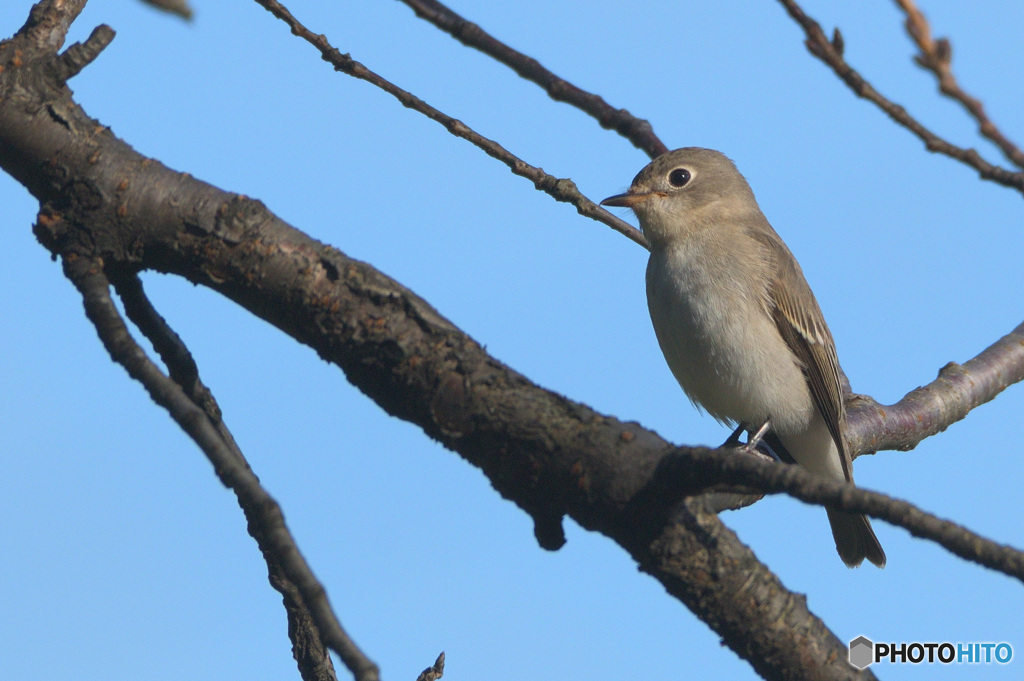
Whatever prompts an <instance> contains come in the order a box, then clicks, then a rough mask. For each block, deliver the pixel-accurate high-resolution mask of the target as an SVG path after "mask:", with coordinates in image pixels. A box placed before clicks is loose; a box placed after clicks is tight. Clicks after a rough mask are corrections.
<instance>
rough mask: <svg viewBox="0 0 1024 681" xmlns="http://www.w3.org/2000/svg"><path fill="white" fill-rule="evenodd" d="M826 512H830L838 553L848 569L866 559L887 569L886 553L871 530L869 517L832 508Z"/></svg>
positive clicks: (829, 516)
mask: <svg viewBox="0 0 1024 681" xmlns="http://www.w3.org/2000/svg"><path fill="white" fill-rule="evenodd" d="M825 510H826V511H828V522H829V524H830V525H832V537H833V538H834V539H835V540H836V551H838V552H839V557H840V558H842V559H843V562H844V563H846V566H847V567H857V566H858V565H860V564H861V563H862V562H863V561H864V559H865V558H867V559H868V560H869V561H870V562H872V563H874V564H875V565H877V566H878V567H885V551H883V550H882V545H881V544H879V543H878V537H876V536H875V532H874V530H872V529H871V522H870V521H869V520H868V517H867V516H865V515H860V514H859V513H847V512H846V511H837V510H833V509H831V508H827V509H825Z"/></svg>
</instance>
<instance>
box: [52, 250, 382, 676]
mask: <svg viewBox="0 0 1024 681" xmlns="http://www.w3.org/2000/svg"><path fill="white" fill-rule="evenodd" d="M63 264H64V273H65V275H66V276H67V277H68V279H70V280H71V282H72V283H73V284H74V285H75V287H76V288H77V289H78V290H79V292H80V293H81V294H82V300H83V302H84V304H85V313H86V316H87V317H88V318H89V320H90V321H91V322H92V323H93V325H94V326H95V327H96V331H97V333H98V334H99V337H100V340H101V341H102V342H103V345H104V347H105V348H106V349H107V352H108V353H110V357H111V359H113V360H114V361H115V362H117V363H118V364H120V365H121V366H123V367H124V369H125V370H126V371H127V372H128V375H129V376H131V377H132V378H134V379H135V380H137V381H139V382H140V383H141V384H142V385H143V387H145V389H146V392H148V393H149V395H150V397H152V398H153V401H154V402H156V403H157V404H158V405H160V406H161V407H163V408H164V409H166V410H167V411H168V413H169V414H170V415H171V417H172V418H173V419H174V420H175V422H177V424H178V425H179V426H181V428H182V430H184V431H185V432H186V433H188V435H189V437H191V438H192V439H193V440H194V441H195V443H196V444H197V445H199V448H200V449H201V450H202V451H203V453H204V454H206V456H207V458H208V459H209V460H210V463H212V464H213V467H214V470H215V472H216V473H217V477H218V478H220V480H221V482H222V483H223V484H224V486H225V487H228V488H229V489H231V490H232V491H233V492H234V493H235V495H236V496H237V498H238V504H239V506H241V507H242V510H243V511H244V513H245V516H246V518H247V519H248V521H249V533H250V534H251V535H252V536H253V538H254V539H256V542H257V544H258V545H259V547H260V550H261V551H262V552H263V555H264V558H265V559H266V561H267V565H268V568H269V569H270V581H271V584H273V585H274V586H275V588H278V589H279V591H281V593H282V594H283V595H284V596H285V599H286V605H289V606H290V607H289V609H288V612H289V634H291V635H292V636H293V639H292V640H293V650H294V651H295V653H296V661H297V662H299V666H300V670H301V671H302V675H303V678H304V679H330V678H333V666H332V665H331V662H330V657H329V656H328V655H327V654H326V651H324V650H323V648H322V645H321V643H320V639H321V638H322V639H323V640H324V642H325V643H326V644H327V645H328V646H329V647H330V648H331V649H332V650H334V651H335V652H336V653H338V655H339V656H340V657H341V659H342V661H343V662H344V663H345V665H346V666H347V667H348V668H349V670H350V671H351V672H352V674H353V675H354V676H355V678H356V680H357V681H377V679H378V678H379V673H378V670H377V666H376V665H375V664H374V663H373V662H371V661H370V660H369V658H367V657H366V656H365V655H364V654H363V652H362V651H361V650H359V648H358V647H357V646H356V645H355V643H354V642H353V641H352V640H351V639H350V638H349V637H348V634H346V633H345V631H344V629H343V628H342V626H341V623H340V622H338V619H337V617H336V616H335V614H334V612H333V610H331V606H330V603H329V602H328V600H327V593H326V591H325V590H324V588H323V586H322V585H321V584H320V583H319V582H318V581H317V580H316V577H314V576H313V572H312V570H310V568H309V565H308V564H306V561H305V559H304V558H303V557H302V554H301V553H300V552H299V549H298V546H297V545H296V544H295V539H294V538H293V537H292V535H291V533H290V532H289V531H288V528H287V526H286V525H285V522H284V515H283V513H282V512H281V508H280V506H279V505H278V504H277V502H276V501H275V500H274V499H273V498H272V497H271V496H270V495H269V494H268V493H267V492H266V491H265V490H264V489H263V487H262V486H261V485H260V483H259V479H258V478H257V477H256V475H255V474H254V473H253V472H252V469H251V468H250V467H249V464H248V462H246V460H245V458H244V457H243V456H242V454H241V452H240V451H239V450H238V449H237V447H236V446H235V444H234V439H233V438H232V439H231V440H230V441H225V439H224V438H223V437H222V436H221V432H220V431H221V430H222V428H223V424H221V423H219V422H217V423H215V422H214V421H213V420H211V419H210V418H209V416H208V415H207V413H206V412H205V411H203V410H202V409H201V408H200V407H199V406H198V405H196V404H195V403H194V402H193V401H192V400H191V399H189V396H188V395H186V394H185V391H184V390H182V388H181V386H180V385H178V384H177V383H175V382H174V381H173V380H171V379H169V378H168V377H167V376H165V375H164V374H163V373H162V372H161V371H160V369H159V368H157V366H156V365H155V364H153V362H152V361H150V359H149V358H148V357H147V356H146V353H145V352H144V351H143V350H142V348H141V347H139V345H138V344H137V343H136V342H135V340H134V339H133V338H132V337H131V333H130V332H129V331H128V327H127V326H125V324H124V322H123V321H122V319H121V316H120V314H118V312H117V308H116V307H115V306H114V302H113V300H111V298H110V291H109V281H108V279H107V277H106V275H105V274H104V273H103V270H102V269H101V268H102V262H101V261H100V260H99V259H90V258H85V257H81V256H79V255H77V254H74V253H67V254H64V257H63ZM141 295H142V293H141V288H138V289H135V290H133V291H132V293H131V297H132V298H134V299H135V300H133V302H132V303H131V304H132V305H133V306H136V307H139V306H140V305H142V303H141V302H140V301H139V300H138V298H139V297H140V296H141ZM154 314H155V312H154ZM160 321H161V322H163V320H162V319H161V320H160ZM152 328H154V327H153V326H151V329H152ZM172 333H173V332H172ZM174 339H175V341H177V342H179V343H180V339H178V338H177V335H176V334H175V335H174ZM175 341H171V342H175ZM203 389H204V391H205V387H204V388H203ZM205 392H206V393H207V394H208V391H205ZM218 412H219V410H218ZM306 618H311V619H312V621H313V622H314V623H315V624H316V627H315V629H311V628H310V627H309V626H308V623H307V622H306Z"/></svg>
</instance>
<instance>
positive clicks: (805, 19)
mask: <svg viewBox="0 0 1024 681" xmlns="http://www.w3.org/2000/svg"><path fill="white" fill-rule="evenodd" d="M779 2H780V3H781V4H782V6H783V7H785V8H786V11H787V12H788V13H789V16H791V17H792V18H793V20H794V21H796V22H797V23H798V24H800V27H801V28H803V30H804V33H805V34H806V35H807V40H806V41H805V43H804V44H805V45H807V49H808V51H810V53H811V54H813V55H814V56H815V57H817V58H818V59H820V60H821V61H823V62H825V63H826V64H828V66H829V67H830V68H831V69H832V70H833V71H834V72H835V74H836V75H837V76H839V78H840V79H841V80H842V81H843V82H844V83H846V85H847V86H848V87H849V88H850V89H851V90H853V92H854V94H856V95H857V96H858V97H863V98H864V99H866V100H868V101H869V102H871V103H873V104H874V105H875V106H877V107H878V108H879V109H881V110H882V111H884V112H885V113H886V114H888V115H889V117H890V118H892V119H893V120H894V121H896V122H897V123H899V124H900V125H902V126H903V127H904V128H906V129H907V130H909V131H910V132H912V133H914V134H915V135H917V137H918V138H919V139H920V140H921V141H922V142H924V144H925V148H927V149H928V151H933V152H938V153H940V154H944V155H946V156H949V157H950V158H953V159H956V160H958V161H960V162H961V163H964V164H966V165H968V166H970V167H971V168H974V169H975V170H977V171H978V175H980V176H981V177H982V179H985V180H991V181H993V182H997V183H999V184H1001V185H1003V186H1005V187H1012V188H1013V189H1016V190H1017V191H1019V192H1022V193H1024V173H1021V172H1013V171H1010V170H1007V169H1006V168H1001V167H999V166H996V165H993V164H991V163H989V162H988V161H986V160H985V159H983V158H982V157H981V155H980V154H979V153H978V152H977V151H976V150H975V149H964V148H961V147H958V146H956V145H955V144H952V143H950V142H947V141H946V140H944V139H942V138H941V137H939V136H938V135H936V134H935V133H933V132H932V131H931V130H929V129H928V128H926V127H924V126H923V125H922V124H921V123H920V122H918V120H917V119H915V118H914V117H913V116H911V115H910V114H908V113H907V110H906V109H904V108H903V107H902V106H900V105H899V104H896V103H895V102H892V101H890V100H889V99H886V98H885V97H884V96H882V95H881V94H880V93H879V92H878V91H877V90H875V88H874V87H872V86H871V83H869V82H867V81H866V80H864V78H863V77H862V76H861V75H860V74H859V73H857V72H856V71H855V70H854V69H853V67H852V66H850V65H849V64H847V63H846V61H845V60H844V59H843V39H842V36H841V35H840V33H839V30H838V29H836V31H835V37H834V38H833V40H829V39H828V38H827V37H826V36H825V32H824V31H822V30H821V26H820V25H819V24H818V22H817V21H815V20H814V19H812V18H811V17H809V16H807V14H806V13H805V12H804V11H803V9H802V8H801V7H800V5H799V4H798V3H797V2H796V0H779Z"/></svg>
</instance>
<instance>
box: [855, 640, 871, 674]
mask: <svg viewBox="0 0 1024 681" xmlns="http://www.w3.org/2000/svg"><path fill="white" fill-rule="evenodd" d="M874 660H875V644H874V642H873V641H872V640H871V639H869V638H868V637H867V636H858V637H857V638H855V639H853V640H852V641H850V664H851V665H853V666H854V667H856V668H857V669H864V668H866V667H867V666H869V665H870V664H871V663H872V662H874Z"/></svg>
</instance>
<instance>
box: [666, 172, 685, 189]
mask: <svg viewBox="0 0 1024 681" xmlns="http://www.w3.org/2000/svg"><path fill="white" fill-rule="evenodd" d="M689 181H690V171H689V170H687V169H686V168H676V169H675V170H673V171H672V172H671V173H669V174H668V183H669V184H670V185H672V186H673V187H682V186H683V185H684V184H686V183H687V182H689Z"/></svg>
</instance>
